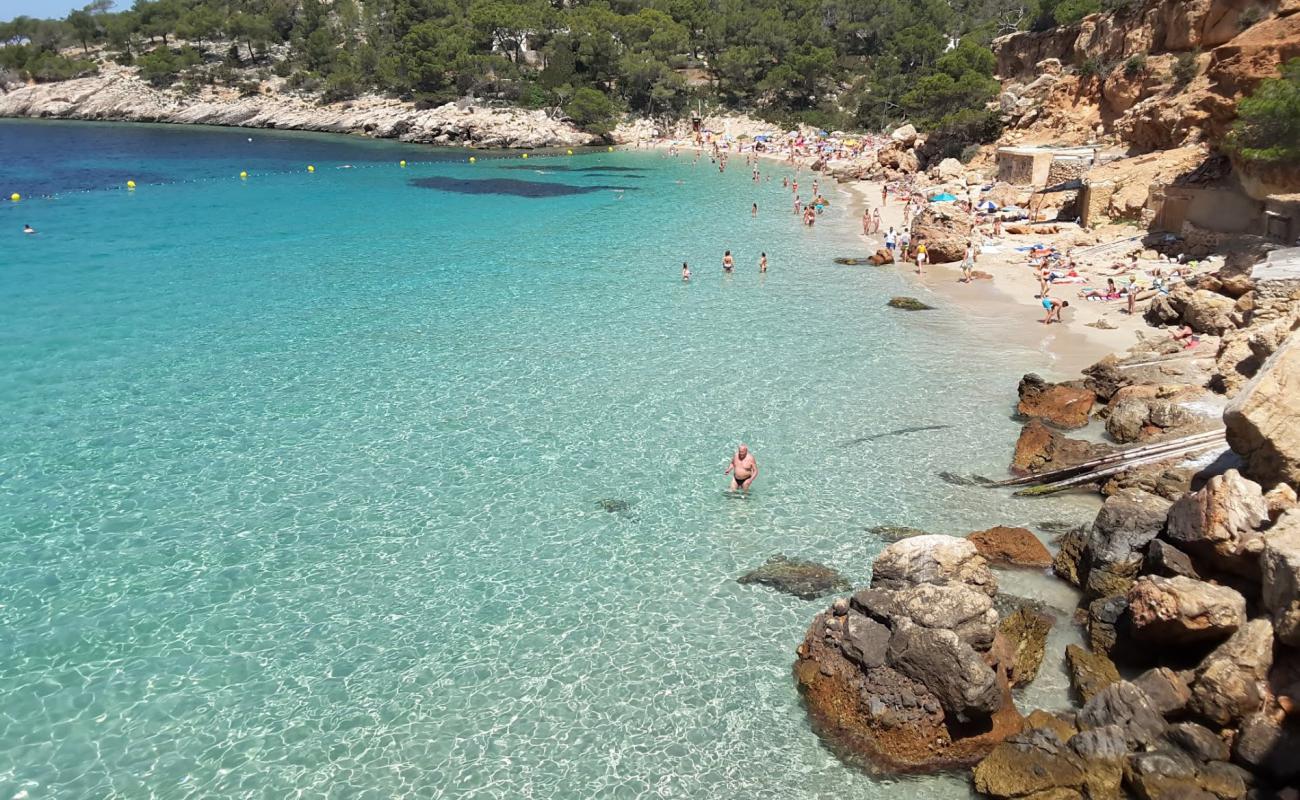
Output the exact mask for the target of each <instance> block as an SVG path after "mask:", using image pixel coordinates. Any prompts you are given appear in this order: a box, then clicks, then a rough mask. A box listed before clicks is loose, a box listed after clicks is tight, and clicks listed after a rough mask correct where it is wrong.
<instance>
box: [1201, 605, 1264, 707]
mask: <svg viewBox="0 0 1300 800" xmlns="http://www.w3.org/2000/svg"><path fill="white" fill-rule="evenodd" d="M1272 666H1273V626H1272V624H1271V623H1269V621H1268V620H1266V619H1255V620H1251V621H1250V622H1248V623H1246V625H1245V626H1243V627H1242V628H1241V630H1239V631H1237V632H1236V633H1234V634H1233V635H1232V636H1231V638H1229V639H1228V640H1227V641H1226V642H1224V643H1223V644H1221V645H1219V646H1218V647H1217V648H1215V649H1214V651H1213V652H1212V653H1210V654H1209V655H1208V656H1206V657H1205V660H1204V661H1202V662H1201V665H1200V666H1199V667H1197V668H1196V672H1195V676H1194V677H1193V679H1192V684H1191V685H1192V700H1191V703H1190V704H1189V707H1190V709H1191V710H1192V711H1193V712H1195V713H1197V714H1199V715H1200V716H1201V717H1203V718H1205V719H1207V720H1209V721H1211V722H1214V723H1216V724H1218V725H1228V724H1230V723H1232V722H1235V721H1237V720H1240V719H1241V718H1243V717H1245V716H1246V715H1248V714H1251V713H1253V712H1255V711H1258V710H1259V709H1260V707H1261V706H1263V704H1264V698H1265V697H1266V696H1267V693H1268V689H1267V687H1266V686H1265V683H1264V682H1265V681H1266V680H1267V678H1268V671H1269V669H1270V668H1271V667H1272Z"/></svg>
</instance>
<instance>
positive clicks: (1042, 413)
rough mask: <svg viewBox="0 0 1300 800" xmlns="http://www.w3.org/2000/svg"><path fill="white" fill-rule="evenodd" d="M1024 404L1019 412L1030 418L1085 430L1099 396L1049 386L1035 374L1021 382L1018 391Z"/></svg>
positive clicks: (1069, 387) (1084, 391)
mask: <svg viewBox="0 0 1300 800" xmlns="http://www.w3.org/2000/svg"><path fill="white" fill-rule="evenodd" d="M1017 392H1018V393H1019V395H1020V402H1019V403H1018V404H1017V405H1016V413H1017V414H1019V415H1020V416H1022V417H1028V418H1030V419H1041V420H1043V421H1044V422H1046V423H1047V424H1049V425H1054V426H1056V427H1058V428H1082V427H1083V426H1085V425H1087V424H1088V417H1089V414H1091V412H1092V405H1093V403H1094V402H1095V401H1096V396H1095V395H1094V394H1093V393H1092V392H1090V391H1088V390H1087V389H1084V388H1082V387H1078V386H1069V385H1066V384H1063V383H1055V384H1053V383H1048V382H1047V381H1045V380H1043V379H1042V378H1040V377H1038V376H1037V375H1034V374H1032V373H1031V374H1029V375H1026V376H1025V377H1023V378H1021V379H1020V386H1019V387H1018V389H1017Z"/></svg>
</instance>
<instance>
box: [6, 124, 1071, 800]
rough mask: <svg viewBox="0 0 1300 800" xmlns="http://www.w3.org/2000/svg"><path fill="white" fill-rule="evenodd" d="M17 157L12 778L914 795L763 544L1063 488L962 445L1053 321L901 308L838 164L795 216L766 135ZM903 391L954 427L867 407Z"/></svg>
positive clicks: (10, 368) (859, 562)
mask: <svg viewBox="0 0 1300 800" xmlns="http://www.w3.org/2000/svg"><path fill="white" fill-rule="evenodd" d="M249 136H252V137H253V141H252V142H248V141H247V138H248V137H249ZM0 152H4V153H5V154H6V156H5V159H4V160H3V161H2V162H0V190H3V191H4V195H5V196H6V197H7V196H8V194H9V193H10V192H11V191H20V192H22V193H23V194H24V195H28V196H29V199H25V200H24V201H23V202H21V203H19V204H12V203H8V202H6V203H5V204H4V206H3V208H0V445H2V447H0V694H2V695H3V697H4V703H3V705H0V798H11V797H22V798H54V797H60V798H66V797H121V798H140V797H161V798H179V797H217V796H220V797H236V796H238V797H267V798H283V797H289V796H331V797H341V798H342V797H347V798H355V797H384V798H388V797H421V798H430V797H455V798H461V797H502V798H520V797H534V798H571V797H572V798H582V797H597V796H599V797H627V798H648V797H691V798H738V797H790V798H818V797H827V798H829V797H836V798H839V797H868V798H871V797H885V796H887V795H888V794H889V793H891V792H896V791H897V788H896V786H897V784H895V783H893V782H888V781H882V780H880V779H877V778H872V777H870V776H868V775H865V774H863V773H862V772H860V771H857V770H854V769H851V768H848V767H845V766H843V765H842V764H841V763H840V762H839V761H837V760H836V758H835V757H834V756H833V755H832V754H831V753H830V752H829V751H828V750H826V749H825V748H824V747H823V746H822V744H821V743H820V742H819V740H818V739H817V737H816V736H815V735H814V734H813V733H812V732H811V731H810V729H809V726H808V724H807V721H806V719H805V715H804V711H803V709H802V707H801V705H800V701H799V699H798V696H797V694H796V691H795V688H794V682H793V680H792V678H791V674H790V666H791V663H792V660H793V653H794V648H795V646H796V645H797V644H798V642H799V641H800V639H801V638H802V635H803V632H804V629H805V627H806V625H807V624H808V622H809V621H810V620H811V618H812V616H813V615H814V614H815V613H816V612H817V611H818V610H819V609H820V608H821V607H823V606H824V604H825V603H824V602H805V601H801V600H797V599H795V598H792V597H788V596H785V595H780V594H776V593H774V592H771V591H770V590H767V589H764V588H761V587H754V586H740V585H738V584H736V583H735V580H734V579H735V578H736V577H737V576H738V575H739V574H741V573H743V572H745V571H746V570H748V569H750V568H752V567H753V566H755V565H757V564H759V563H761V562H762V561H763V560H765V559H766V558H767V557H768V556H769V555H771V554H773V553H777V552H781V553H786V554H788V555H792V556H801V557H808V558H813V559H816V560H819V561H823V562H826V563H830V564H832V565H834V566H837V567H839V568H841V569H842V570H843V571H844V572H846V573H847V574H848V575H849V576H850V577H851V578H852V579H853V580H854V581H855V582H865V581H866V580H867V579H869V576H870V564H871V559H872V557H873V555H874V554H875V553H877V552H878V551H879V549H880V548H881V547H882V542H880V541H879V540H877V539H876V538H875V537H873V536H872V535H871V534H868V533H866V532H865V531H864V528H865V527H867V526H872V525H877V524H882V523H900V524H908V525H915V526H918V527H923V528H926V529H928V530H933V531H937V532H949V533H956V534H964V533H966V532H968V531H970V530H975V529H977V528H982V527H987V526H988V525H991V524H995V523H1007V524H1015V523H1027V522H1033V521H1036V520H1040V519H1059V518H1061V516H1062V511H1061V509H1060V508H1058V507H1049V506H1047V505H1044V504H1042V503H1041V502H1022V501H1013V500H1010V499H1009V498H1007V497H1006V496H1005V495H1003V494H999V493H996V492H990V491H987V490H980V489H971V488H962V487H957V486H953V485H950V484H947V483H944V482H943V481H941V480H940V479H938V478H937V477H936V475H935V473H936V472H937V471H938V470H944V469H947V470H952V471H954V472H981V473H984V474H998V473H1000V472H1001V470H1003V469H1004V468H1005V464H1006V462H1007V459H1008V457H1009V453H1010V448H1011V442H1012V441H1013V438H1014V435H1015V432H1016V430H1017V426H1016V425H1015V424H1014V423H1013V422H1012V421H1011V420H1010V419H1009V418H1008V413H1009V411H1010V407H1009V403H1010V401H1011V399H1012V397H1013V395H1014V387H1015V381H1016V379H1017V378H1018V376H1019V374H1020V373H1021V372H1022V371H1025V370H1026V369H1029V368H1032V367H1034V366H1035V365H1036V360H1041V358H1042V357H1041V356H1039V355H1036V354H1035V353H1033V352H1030V351H1025V350H1022V349H1019V348H1012V347H1008V346H1007V345H1005V344H1003V343H1002V340H1001V339H1000V338H999V334H998V331H997V330H995V329H983V330H971V329H969V327H968V326H967V325H966V324H964V321H963V319H962V318H961V317H959V316H958V315H956V314H951V313H949V312H947V311H945V310H942V309H940V310H938V311H934V312H928V313H924V314H907V313H903V312H898V311H894V310H891V309H887V308H885V307H884V305H883V303H884V300H885V299H886V298H887V297H888V296H889V295H892V294H897V293H901V292H904V291H905V289H906V287H905V285H904V283H903V281H902V279H901V278H900V277H899V276H898V275H897V274H896V273H895V272H893V271H874V270H872V269H870V268H860V267H859V268H854V267H841V266H836V265H834V264H833V263H832V262H831V258H832V257H833V256H836V255H844V254H855V255H857V254H860V253H858V252H857V251H858V250H859V249H860V248H859V246H858V245H857V244H856V243H855V242H854V241H853V239H852V237H848V236H845V235H844V234H841V233H837V232H836V230H835V229H834V228H833V227H832V225H831V223H832V222H833V221H834V219H835V218H836V217H837V216H838V215H841V214H845V213H846V212H845V210H844V209H843V208H839V207H838V205H839V200H840V196H838V195H834V196H833V200H835V201H836V205H837V207H836V208H835V209H834V210H832V211H831V212H830V217H829V218H828V219H827V220H825V221H824V222H823V224H821V225H819V226H818V227H817V228H816V229H814V230H811V231H810V230H806V229H803V228H802V227H801V226H799V225H797V224H796V221H795V219H794V216H793V214H791V213H790V209H789V196H788V194H787V193H786V192H785V191H783V190H782V189H781V187H780V177H781V176H782V175H783V174H786V173H785V172H784V171H782V170H779V169H778V168H777V167H775V166H772V165H767V166H765V167H764V170H766V171H771V172H772V174H773V175H775V177H776V179H775V180H773V181H771V182H764V183H761V184H759V185H754V184H753V183H752V182H751V181H750V180H749V176H748V172H747V170H746V168H745V166H744V164H743V161H734V162H733V166H732V168H731V169H729V170H728V172H727V173H726V174H724V175H719V174H718V172H717V171H716V169H713V168H711V167H710V165H709V164H708V163H707V162H706V163H702V164H700V165H699V166H698V167H692V166H691V164H690V161H689V160H686V159H682V160H669V159H664V158H662V157H660V156H659V155H658V154H647V153H613V154H609V153H603V152H600V153H594V154H584V155H579V156H574V157H571V158H570V157H563V156H560V157H551V158H543V157H537V156H534V157H533V158H531V159H529V161H527V162H523V161H522V160H521V159H509V160H504V159H503V160H488V159H481V160H480V162H479V163H478V164H476V165H469V164H467V163H465V162H464V161H463V159H464V156H465V154H463V153H447V152H443V153H438V152H433V151H430V150H427V149H423V148H414V147H407V146H402V145H397V144H392V143H377V142H369V141H353V140H347V139H343V138H338V137H333V138H332V137H324V136H309V135H290V134H273V133H267V132H261V131H257V132H251V133H249V132H244V131H223V130H204V129H183V128H158V127H151V126H117V125H102V124H100V125H94V124H72V123H33V122H0ZM402 158H405V159H407V160H408V162H410V163H409V165H408V166H407V167H406V168H405V169H402V168H401V167H399V166H398V164H397V161H398V160H399V159H402ZM434 159H441V160H434ZM308 163H312V164H314V165H315V166H316V168H317V171H316V172H315V174H308V173H307V172H306V171H305V165H306V164H308ZM344 163H347V164H352V165H354V166H355V168H354V169H337V168H336V167H338V166H339V165H341V164H344ZM524 164H527V165H529V166H532V167H534V168H535V169H539V170H541V171H543V172H546V171H547V167H548V166H567V167H569V169H567V170H557V171H553V172H550V173H549V174H536V173H535V172H531V171H529V170H526V169H523V170H521V169H512V168H511V167H520V166H523V165H524ZM589 167H620V168H624V169H621V170H613V171H602V170H599V169H598V170H589V169H587V168H589ZM241 169H247V170H249V171H250V172H251V173H252V174H251V176H250V177H249V179H248V180H246V181H241V180H239V179H238V177H237V175H238V172H239V171H240V170H241ZM140 176H147V178H141V177H140ZM128 178H135V179H136V180H137V182H138V183H140V184H141V185H140V188H139V189H137V190H136V191H135V192H133V193H128V192H127V191H125V190H124V189H122V188H120V187H121V186H122V184H123V183H124V182H125V181H126V180H127V179H128ZM418 178H439V179H442V180H439V181H433V182H432V183H433V184H434V185H435V186H442V187H445V186H448V185H449V184H450V183H455V182H464V181H476V180H479V179H489V178H490V179H511V180H525V181H542V182H551V183H561V184H565V185H568V186H574V187H590V186H622V187H626V190H625V191H622V192H616V191H614V190H613V189H599V190H597V191H592V192H589V193H578V194H568V195H563V196H557V197H517V196H508V195H497V194H462V193H455V192H449V191H444V190H442V189H440V188H423V187H420V186H416V185H413V184H412V183H411V181H412V180H413V179H418ZM803 182H810V178H809V176H807V175H805V176H803V179H802V180H801V183H803ZM476 186H477V187H478V188H477V189H476V188H475V186H470V187H469V190H470V191H477V190H479V189H481V188H483V187H484V186H485V185H484V184H477V185H476ZM487 186H489V187H490V185H487ZM87 190H88V191H87ZM40 195H51V196H49V197H41V196H40ZM805 196H806V192H805ZM755 201H756V202H758V203H759V206H760V209H761V213H760V215H759V216H758V218H757V219H752V218H751V217H750V214H749V206H750V203H751V202H755ZM25 222H27V223H30V224H32V225H33V226H34V227H35V228H37V229H38V230H39V231H40V233H39V235H37V236H23V235H22V234H21V233H20V230H21V226H22V224H23V223H25ZM727 248H731V249H732V250H733V252H734V253H735V254H736V256H737V260H738V263H739V265H740V267H739V269H738V272H737V274H736V275H734V276H730V277H724V276H722V275H721V271H720V268H719V267H718V264H719V261H720V258H721V255H722V251H723V250H724V249H727ZM760 250H765V251H766V252H767V254H768V257H769V259H770V261H771V264H772V266H771V271H770V273H769V274H768V275H767V276H765V277H760V276H759V275H758V274H757V268H756V261H757V258H758V253H759V251H760ZM683 260H689V261H690V262H691V263H692V266H693V267H694V268H695V270H696V278H695V279H694V280H693V281H692V282H691V283H690V284H689V285H683V284H682V283H681V281H680V280H679V277H678V276H679V270H680V265H681V262H682V261H683ZM918 426H950V427H947V428H944V429H939V430H929V431H918V432H912V433H903V434H898V435H892V436H884V437H878V438H867V437H875V436H877V435H878V434H883V433H888V432H891V431H896V430H898V429H902V428H912V427H918ZM860 438H866V441H863V442H861V443H857V444H851V442H852V441H853V440H855V439H860ZM739 440H744V441H747V442H748V443H749V444H750V445H751V446H752V447H753V449H754V451H755V452H756V454H757V457H758V459H759V463H760V465H761V468H762V471H763V472H762V475H761V477H760V478H759V480H758V482H757V483H756V486H755V490H754V492H753V495H752V496H751V497H749V498H748V499H736V498H734V497H731V496H729V495H728V494H727V493H726V492H724V488H725V481H724V478H723V475H722V470H723V468H724V466H725V465H726V463H727V459H728V456H729V453H730V450H731V449H732V448H734V446H735V443H736V442H737V441H739ZM602 499H615V500H620V501H625V502H626V503H627V504H628V507H627V510H626V511H625V512H621V513H610V512H607V511H605V510H602V509H601V508H600V507H599V505H598V501H601V500H602ZM1048 672H1050V670H1048ZM1053 680H1054V678H1052V677H1051V676H1050V675H1049V678H1048V679H1047V681H1048V683H1051V682H1052V681H1053ZM916 791H917V792H921V791H925V792H927V793H931V794H933V793H936V792H937V793H938V794H940V795H946V796H957V795H960V794H964V793H965V791H966V790H965V788H964V783H963V782H962V780H961V779H960V778H952V779H930V780H929V781H927V782H925V783H920V784H917V785H916Z"/></svg>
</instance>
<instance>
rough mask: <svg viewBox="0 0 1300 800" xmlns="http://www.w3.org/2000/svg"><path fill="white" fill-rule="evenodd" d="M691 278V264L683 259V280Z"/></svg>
mask: <svg viewBox="0 0 1300 800" xmlns="http://www.w3.org/2000/svg"><path fill="white" fill-rule="evenodd" d="M690 279H691V266H690V265H689V264H687V263H686V262H685V261H683V262H682V280H683V281H689V280H690Z"/></svg>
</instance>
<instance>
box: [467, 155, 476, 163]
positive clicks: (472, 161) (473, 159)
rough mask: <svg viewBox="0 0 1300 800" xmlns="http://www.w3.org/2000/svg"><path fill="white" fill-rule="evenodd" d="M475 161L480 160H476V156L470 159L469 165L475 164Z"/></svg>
mask: <svg viewBox="0 0 1300 800" xmlns="http://www.w3.org/2000/svg"><path fill="white" fill-rule="evenodd" d="M475 161H478V159H477V158H475V157H474V156H470V157H469V163H471V164H473V163H474V162H475Z"/></svg>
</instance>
